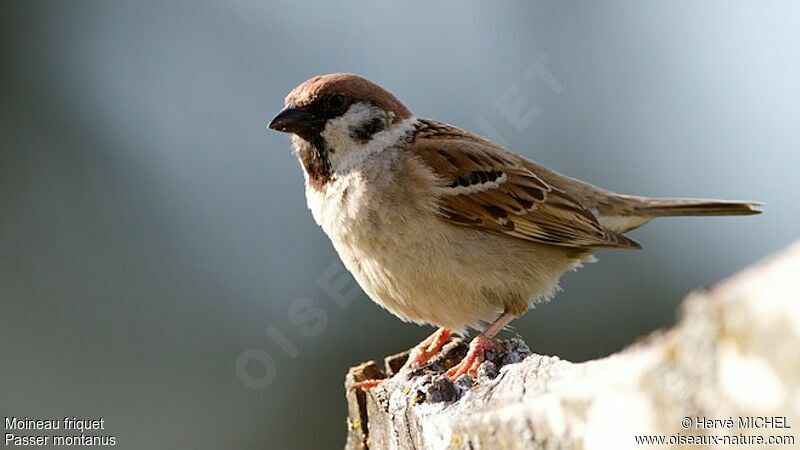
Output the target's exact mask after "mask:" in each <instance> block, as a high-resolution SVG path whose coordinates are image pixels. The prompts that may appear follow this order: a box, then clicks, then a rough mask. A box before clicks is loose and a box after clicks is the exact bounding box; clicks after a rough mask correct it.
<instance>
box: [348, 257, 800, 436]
mask: <svg viewBox="0 0 800 450" xmlns="http://www.w3.org/2000/svg"><path fill="white" fill-rule="evenodd" d="M464 350H465V344H464V343H462V342H460V341H458V340H455V341H453V342H451V343H450V344H448V346H447V347H446V348H445V349H444V350H443V351H442V354H441V355H439V357H437V359H436V360H435V361H433V362H432V363H431V364H430V365H429V366H428V367H423V368H421V369H419V370H416V371H414V372H412V373H405V372H401V373H395V372H396V371H397V370H398V368H399V367H400V366H401V365H402V363H403V361H404V360H405V357H406V354H400V355H394V356H392V357H389V358H387V360H386V362H385V367H384V368H383V369H381V368H379V367H378V366H377V365H376V364H374V363H372V362H369V363H365V364H362V365H361V366H358V367H354V368H352V369H351V370H350V372H349V373H348V375H347V378H346V381H345V387H346V391H347V401H348V412H349V416H348V429H349V430H348V439H347V446H346V448H347V449H350V450H352V449H367V448H370V449H473V450H477V449H572V448H576V449H578V448H581V449H583V448H587V449H590V448H597V449H605V448H614V449H625V448H630V449H642V448H649V447H652V445H650V446H648V445H645V444H644V443H640V442H643V440H644V439H650V438H651V436H655V437H653V438H652V439H660V438H659V437H658V436H664V439H665V442H666V443H667V444H668V445H664V446H661V447H659V448H673V447H678V446H679V445H678V444H679V443H680V439H683V442H684V443H685V442H686V440H687V439H706V441H703V442H707V443H709V444H713V443H715V442H716V443H717V445H716V447H717V448H728V447H736V448H754V449H755V448H758V449H763V448H772V447H773V446H770V445H764V444H757V443H756V442H757V439H759V438H758V437H759V436H760V437H761V438H763V439H770V438H772V439H775V436H778V439H782V441H781V442H783V443H784V444H782V445H775V446H774V447H781V448H792V447H793V446H796V445H800V243H799V244H795V245H793V246H792V247H790V248H789V249H787V250H785V251H784V252H783V253H781V254H779V255H777V256H775V257H773V258H770V259H769V260H767V261H764V262H762V263H759V264H757V265H756V266H754V267H752V268H750V269H748V270H746V271H744V272H742V273H740V274H738V275H735V276H733V277H731V278H730V279H728V280H725V281H723V282H721V283H719V284H718V285H717V286H715V287H713V288H711V289H707V290H701V291H697V292H695V293H692V294H691V295H689V297H688V298H687V299H686V300H685V301H684V303H683V305H682V306H681V320H680V321H679V323H678V324H677V325H676V326H675V327H674V328H672V329H670V330H666V331H660V332H656V333H654V334H653V335H651V336H649V337H648V338H646V339H644V340H642V341H641V342H638V343H635V344H633V345H632V346H630V347H629V348H627V349H625V350H623V351H621V352H619V353H617V354H615V355H612V356H609V357H606V358H602V359H599V360H594V361H588V362H585V363H580V364H575V363H571V362H568V361H564V360H561V359H559V358H557V357H553V356H542V355H536V354H530V352H529V351H528V349H527V347H526V346H525V344H524V342H522V341H521V340H519V339H509V340H506V341H504V342H503V345H502V348H501V350H499V351H498V352H495V354H494V355H491V357H490V360H491V363H485V364H484V365H483V366H482V367H481V371H480V373H479V376H478V378H477V379H476V380H475V381H474V383H473V382H470V380H467V379H461V380H458V381H457V382H456V383H452V382H450V381H449V380H448V379H446V378H444V377H442V375H441V373H442V371H443V370H445V369H446V368H447V367H450V366H452V364H453V363H454V362H455V361H458V359H459V358H460V357H461V356H462V355H463V353H464ZM387 375H388V376H389V377H391V378H389V379H387V381H385V382H384V383H383V384H381V385H380V386H378V387H376V388H373V389H372V390H370V391H369V392H362V391H361V390H357V389H351V388H350V387H351V385H352V384H353V383H354V382H357V381H360V380H363V379H368V378H378V377H381V378H382V377H385V376H387ZM740 418H741V419H740ZM748 418H778V419H775V420H772V421H771V422H770V424H771V426H767V427H763V426H762V427H758V426H757V425H758V423H760V424H762V425H763V420H762V421H761V422H758V421H759V419H755V422H750V423H748V422H747V420H750V419H748ZM781 418H782V419H781ZM728 419H731V422H732V423H728V422H727V421H728ZM715 420H716V421H717V422H714V421H715ZM741 420H744V422H742V421H741ZM709 421H710V422H709ZM720 421H721V422H720ZM784 421H785V426H790V427H792V428H785V427H781V424H782V423H783V422H784ZM756 422H758V423H756ZM776 425H777V426H776ZM637 436H638V437H637ZM679 436H682V437H679ZM637 439H638V441H637ZM715 439H716V440H715ZM725 439H727V441H726V440H725ZM735 439H738V441H735ZM748 439H750V441H748ZM790 439H791V443H789V445H786V442H788V441H789V440H790ZM743 442H744V445H742V443H743ZM748 442H749V444H748ZM669 444H674V445H669Z"/></svg>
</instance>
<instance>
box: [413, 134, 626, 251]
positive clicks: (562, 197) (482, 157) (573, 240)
mask: <svg viewBox="0 0 800 450" xmlns="http://www.w3.org/2000/svg"><path fill="white" fill-rule="evenodd" d="M411 151H413V152H414V153H415V154H416V155H417V156H418V157H419V158H420V159H421V160H422V161H423V162H424V163H425V164H426V165H427V166H428V167H430V168H431V169H432V170H433V172H434V173H435V174H436V175H437V176H438V177H439V178H440V180H441V185H440V188H439V194H440V199H439V211H440V212H441V214H442V216H443V217H444V218H445V219H446V220H448V221H450V222H452V223H454V224H458V225H463V226H471V227H476V228H480V229H484V230H487V231H491V232H496V233H501V234H505V235H508V236H513V237H516V238H520V239H525V240H528V241H533V242H540V243H544V244H552V245H560V246H565V247H630V248H639V247H640V246H639V244H637V243H636V242H635V241H633V240H631V239H629V238H627V237H625V236H623V235H621V234H617V233H614V232H612V231H610V230H606V229H604V228H603V227H602V226H601V225H600V223H599V222H598V220H597V218H596V217H595V216H594V214H592V212H591V211H589V210H588V209H587V208H585V207H584V206H583V205H581V204H580V203H579V202H577V201H576V200H575V199H573V198H572V197H570V196H569V195H568V194H567V193H566V192H563V191H561V190H559V189H556V188H555V187H553V186H551V185H549V184H547V183H546V182H545V181H544V180H542V179H541V178H540V177H539V176H537V175H536V174H535V173H534V172H533V171H531V170H530V169H529V168H527V167H526V165H525V164H523V163H522V161H523V160H522V159H521V158H520V157H518V156H516V155H513V154H511V153H509V152H507V151H505V150H503V149H501V148H499V147H496V146H494V144H491V143H490V142H488V141H484V140H482V139H480V138H477V137H475V136H473V135H471V134H469V133H466V132H464V131H462V130H459V129H458V128H455V127H450V126H448V125H444V124H440V123H438V122H432V121H430V122H429V121H424V122H422V126H421V128H420V131H419V132H418V133H417V136H416V140H415V142H414V143H413V144H412V145H411Z"/></svg>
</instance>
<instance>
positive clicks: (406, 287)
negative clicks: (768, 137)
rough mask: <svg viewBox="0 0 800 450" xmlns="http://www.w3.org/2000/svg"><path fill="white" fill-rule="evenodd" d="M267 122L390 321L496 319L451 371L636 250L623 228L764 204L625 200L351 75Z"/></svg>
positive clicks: (309, 86) (453, 323) (476, 359)
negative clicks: (289, 147)
mask: <svg viewBox="0 0 800 450" xmlns="http://www.w3.org/2000/svg"><path fill="white" fill-rule="evenodd" d="M269 128H272V129H274V130H278V131H284V132H289V133H293V136H292V143H293V146H294V150H295V151H296V153H297V157H298V158H299V160H300V163H301V164H302V166H303V172H304V174H305V180H306V196H307V199H308V207H309V208H310V209H311V212H312V214H313V215H314V219H315V220H316V222H317V223H318V224H319V225H320V226H321V227H322V229H323V230H325V233H326V234H327V235H328V237H330V239H331V241H332V242H333V245H334V247H335V248H336V251H337V252H338V253H339V256H340V257H341V258H342V261H343V262H344V265H345V266H346V267H347V269H348V270H349V271H350V272H352V274H353V276H354V277H355V279H356V280H357V281H358V283H359V284H360V285H361V287H362V288H363V289H364V291H365V292H366V293H367V294H368V295H369V296H370V298H372V300H374V301H375V302H377V303H378V304H379V305H381V306H383V307H384V308H386V309H388V310H389V311H390V312H392V314H394V315H396V316H397V317H399V318H401V319H403V320H405V321H411V322H416V323H420V324H421V323H426V324H432V325H436V326H437V327H440V329H439V330H438V331H437V332H436V333H434V334H433V335H431V336H430V337H429V338H427V339H426V340H425V341H423V342H422V343H421V344H420V345H418V346H417V347H416V348H415V349H414V350H413V351H412V353H411V355H410V356H409V360H408V362H407V363H406V367H418V366H420V365H422V364H424V363H425V362H426V361H427V360H428V359H429V358H430V357H431V356H433V355H435V354H436V353H438V351H439V349H440V348H441V347H442V346H443V345H444V344H445V343H446V342H447V341H449V339H450V337H451V335H452V334H453V332H454V330H464V329H466V328H467V327H477V326H479V324H480V323H481V322H484V321H485V322H491V324H490V325H489V326H488V327H487V328H486V329H485V330H484V331H483V332H482V333H480V334H479V335H477V336H476V337H475V338H474V339H473V341H472V343H471V344H470V349H469V351H468V353H467V356H465V357H464V359H463V360H462V361H461V362H460V363H459V364H458V365H456V366H455V367H453V368H451V369H450V370H449V371H448V372H447V376H449V377H450V378H452V379H453V380H455V379H457V378H458V377H459V376H461V375H463V374H468V375H470V376H472V377H474V376H475V374H476V371H477V368H478V367H479V365H480V364H481V362H482V361H483V357H484V351H485V350H486V349H487V348H489V347H491V346H492V345H493V343H494V342H495V341H494V336H495V335H496V334H497V333H498V332H499V331H500V330H501V329H502V328H503V327H505V326H506V325H507V324H508V323H509V322H510V321H511V320H513V319H514V318H515V317H518V316H520V315H521V314H523V313H524V312H525V311H527V310H528V309H529V308H531V306H533V305H534V304H536V303H537V302H538V301H541V300H543V299H547V298H548V297H550V296H551V295H552V294H553V292H554V290H555V289H556V286H557V284H558V280H559V278H560V277H561V276H562V275H563V274H564V273H565V272H567V271H569V270H571V269H573V268H575V267H577V266H578V265H580V264H581V263H582V262H585V261H587V260H590V258H591V256H590V255H591V252H592V251H593V250H594V249H595V248H598V247H616V248H639V247H640V246H639V244H637V243H636V242H635V241H633V240H632V239H630V238H628V237H626V236H624V235H623V233H625V232H627V231H629V230H632V229H634V228H637V227H640V226H642V225H644V224H646V223H647V222H649V221H650V220H651V219H653V218H655V217H662V216H706V215H708V216H711V215H747V214H756V213H758V212H759V211H757V210H756V209H754V207H755V206H756V204H754V203H748V202H731V201H721V200H694V199H660V198H647V197H637V196H631V195H621V194H616V193H614V192H611V191H608V190H605V189H602V188H598V187H595V186H592V185H591V184H588V183H584V182H582V181H578V180H576V179H574V178H569V177H567V176H564V175H561V174H559V173H557V172H555V171H553V170H550V169H548V168H546V167H543V166H541V165H539V164H536V163H535V162H532V161H529V160H527V159H525V158H523V157H522V156H519V155H517V154H514V153H512V152H510V151H508V150H506V149H505V148H502V147H500V146H499V145H496V144H494V143H492V142H489V141H487V140H485V139H482V138H480V137H478V136H476V135H474V134H472V133H469V132H467V131H464V130H461V129H459V128H456V127H454V126H452V125H448V124H446V123H442V122H437V121H435V120H429V119H419V118H416V117H414V115H413V114H412V113H411V111H409V110H408V108H406V107H405V106H403V104H402V103H400V101H399V100H397V99H396V98H395V97H394V96H393V95H392V94H390V93H389V92H386V91H385V90H383V89H382V88H381V87H379V86H377V85H376V84H374V83H372V82H371V81H369V80H367V79H364V78H362V77H359V76H356V75H351V74H341V73H337V74H329V75H322V76H317V77H314V78H311V79H310V80H308V81H305V82H304V83H302V84H301V85H299V86H297V87H296V88H295V89H294V90H293V91H291V92H290V93H289V95H287V96H286V107H285V108H284V109H283V110H281V111H280V113H278V115H277V116H275V118H274V119H272V121H271V122H270V123H269Z"/></svg>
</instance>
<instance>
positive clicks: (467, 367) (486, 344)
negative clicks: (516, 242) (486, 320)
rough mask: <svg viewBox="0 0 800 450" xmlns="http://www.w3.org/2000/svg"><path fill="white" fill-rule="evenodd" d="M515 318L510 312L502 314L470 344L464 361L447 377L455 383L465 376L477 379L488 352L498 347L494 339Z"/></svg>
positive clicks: (449, 371) (453, 368) (452, 369)
mask: <svg viewBox="0 0 800 450" xmlns="http://www.w3.org/2000/svg"><path fill="white" fill-rule="evenodd" d="M514 318H515V316H514V315H513V314H511V313H509V312H504V313H503V314H501V315H500V317H498V318H497V320H495V321H494V322H492V323H491V324H490V325H489V327H488V328H486V330H484V332H483V333H480V334H479V335H477V336H475V338H474V339H473V340H472V342H470V343H469V351H467V354H466V356H464V359H462V360H461V362H460V363H458V364H456V365H455V366H453V367H452V368H451V369H450V370H448V371H447V372H446V373H445V375H446V376H447V377H448V378H450V379H451V380H453V381H455V380H457V379H458V378H459V377H460V376H462V375H465V374H466V375H469V376H470V377H472V378H476V377H477V375H478V368H479V367H480V366H481V364H483V362H484V361H485V360H486V357H485V352H486V350H488V349H491V348H493V347H494V346H495V345H496V344H495V341H494V337H495V336H497V333H499V332H500V330H502V329H503V327H505V326H506V325H508V323H509V322H511V321H512V320H514Z"/></svg>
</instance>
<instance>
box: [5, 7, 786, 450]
mask: <svg viewBox="0 0 800 450" xmlns="http://www.w3.org/2000/svg"><path fill="white" fill-rule="evenodd" d="M387 3H388V2H387ZM0 11H1V12H2V17H1V18H0V36H1V37H2V42H1V43H0V64H2V69H0V137H1V141H2V149H1V150H0V361H1V362H0V416H4V417H5V416H16V417H23V416H28V417H32V418H47V417H63V416H78V417H98V416H102V417H103V418H104V419H105V424H106V429H105V434H114V435H115V436H116V437H117V447H118V448H124V449H143V448H147V449H161V448H164V449H166V448H193V449H222V448H227V449H264V448H280V449H289V448H292V449H293V448H298V449H300V448H340V447H341V446H342V445H343V443H344V436H345V402H344V395H343V389H342V383H343V376H344V374H345V372H346V370H347V368H348V367H349V366H351V365H354V364H356V363H359V362H361V361H363V360H366V359H371V358H379V357H382V356H383V355H385V354H389V353H394V352H397V351H400V350H403V349H405V348H408V347H410V346H411V345H413V344H414V343H416V342H417V341H419V340H420V339H422V338H423V337H424V336H426V335H427V334H429V333H430V332H431V331H432V330H431V329H430V328H424V327H418V326H415V325H410V324H404V323H402V322H400V321H399V320H398V319H396V318H394V317H393V316H391V315H390V314H389V313H387V312H385V311H383V310H381V309H380V308H379V307H378V306H376V305H375V304H373V303H372V302H371V301H369V300H368V299H367V298H366V296H364V294H363V293H361V291H360V290H359V289H358V288H357V287H356V285H355V284H354V282H353V280H352V278H351V277H350V276H349V275H348V274H347V273H346V272H344V269H343V268H342V266H341V264H339V263H338V258H337V256H336V254H335V252H334V251H333V249H332V247H331V245H330V243H329V242H328V240H327V238H326V237H325V236H324V235H323V233H322V231H321V230H320V229H318V228H317V226H316V225H315V224H314V222H313V219H312V218H311V215H310V213H309V212H308V211H307V209H306V206H305V198H304V193H303V185H302V175H301V172H300V168H299V165H298V164H297V162H296V160H295V158H294V157H293V156H292V154H291V152H290V149H289V142H288V139H287V137H286V136H285V135H282V134H279V133H274V132H267V131H265V124H266V122H267V121H268V120H269V119H270V118H271V117H272V115H273V114H274V113H275V112H276V111H277V110H278V109H279V108H280V107H281V105H282V102H283V97H284V95H285V94H286V92H287V91H288V90H290V89H291V88H292V87H294V86H295V85H296V84H298V83H300V82H301V81H303V80H305V79H306V78H308V77H310V76H312V75H315V74H318V73H325V72H332V71H349V72H355V73H359V74H363V75H365V76H367V77H369V78H371V79H373V80H374V81H376V82H378V83H379V84H381V85H383V86H384V87H386V88H387V89H389V90H390V91H392V92H393V93H395V94H396V95H397V96H398V97H399V98H400V99H401V100H402V101H404V102H405V103H406V105H408V106H409V108H410V109H411V110H412V111H414V112H415V113H416V114H417V115H418V116H422V117H432V118H437V119H440V120H444V121H447V122H450V123H453V124H456V125H459V126H461V127H464V128H468V129H471V130H474V131H476V132H479V133H481V134H484V135H489V137H491V138H494V139H498V140H502V142H503V143H505V144H507V145H508V146H509V147H510V148H512V149H514V150H515V151H517V152H520V153H522V154H524V155H526V156H528V157H530V158H533V159H535V160H537V161H539V162H541V163H544V164H546V165H548V166H550V167H552V168H555V169H556V170H559V171H562V172H565V173H567V174H569V175H572V176H575V177H578V178H582V179H585V180H588V181H591V182H593V183H595V184H599V185H601V186H605V187H607V188H610V189H613V190H616V191H618V192H623V193H634V194H641V195H653V196H699V197H719V198H729V199H751V200H760V201H763V202H765V203H766V211H767V213H766V214H764V215H762V216H756V217H738V218H706V219H699V218H698V219H691V218H681V219H663V220H660V221H657V222H654V223H652V224H651V225H650V226H648V227H647V228H645V229H642V230H639V231H636V232H634V233H633V237H634V238H635V239H637V240H638V241H640V242H641V243H643V244H644V249H643V250H641V251H638V252H634V251H630V252H627V251H625V252H623V251H616V252H615V251H601V252H599V254H598V256H599V258H600V263H599V264H594V265H590V266H588V267H586V268H585V269H583V270H582V271H580V273H576V274H568V275H567V276H566V277H565V279H564V280H563V283H562V287H563V289H564V291H563V292H562V293H561V294H560V295H558V297H557V299H556V300H555V301H554V302H552V303H549V304H545V305H541V306H540V307H538V308H537V309H536V310H535V311H533V312H531V313H529V314H527V315H526V316H525V317H524V318H522V319H521V320H518V321H516V322H515V332H517V333H519V334H520V335H521V336H523V337H524V338H525V339H526V340H527V342H528V343H529V344H530V345H531V347H532V348H533V349H534V351H536V352H539V353H546V354H554V355H558V356H560V357H562V358H567V359H570V360H576V361H580V360H585V359H590V358H596V357H600V356H603V355H608V354H610V353H613V352H615V351H617V350H619V349H621V348H623V347H624V346H625V345H627V344H630V343H632V342H634V341H635V340H636V339H637V338H639V337H641V336H644V335H646V334H647V333H649V332H651V331H653V330H656V329H658V328H660V327H666V326H669V325H670V324H672V323H674V321H675V318H676V312H677V306H678V304H679V302H680V301H681V299H682V298H683V297H684V296H685V295H686V294H687V293H688V292H689V291H690V290H692V289H694V288H697V287H700V286H703V285H708V284H711V283H714V282H715V281H718V280H720V279H721V278H723V277H726V276H728V275H730V274H732V273H734V272H736V271H737V270H739V269H741V268H743V267H745V266H747V265H749V264H751V263H753V262H754V261H756V260H758V259H760V258H762V257H764V256H766V255H768V254H770V253H772V252H775V251H777V250H779V249H781V248H783V247H784V246H786V245H787V244H789V243H790V242H792V241H793V240H795V239H797V238H798V237H800V213H798V211H799V210H800V203H799V202H800V200H799V199H800V196H799V195H800V126H799V125H800V124H799V119H800V83H798V80H800V4H798V3H797V2H790V1H786V2H779V1H776V2H769V3H765V2H755V1H753V2H737V3H730V2H722V1H711V2H701V3H698V2H691V1H679V2H661V4H655V2H647V3H640V2H603V3H594V2H586V3H582V2H569V3H566V2H529V1H522V0H520V1H516V2H507V3H504V4H503V5H502V7H500V6H499V5H498V4H495V3H487V2H478V1H474V2H472V1H471V2H464V1H460V2H455V1H453V2H435V3H427V4H425V5H424V6H423V5H422V4H417V5H412V4H408V3H397V2H394V3H392V4H384V3H383V2H364V3H358V2H336V3H334V2H322V1H318V2H308V3H299V2H294V1H288V0H286V1H270V2H267V1H262V2H257V1H241V0H235V1H227V2H210V1H191V2H190V1H168V2H162V1H135V2H134V1H129V2H105V1H99V0H98V1H72V2H55V1H50V2H42V1H30V0H26V1H4V2H3V3H2V5H1V6H0ZM537 61H538V64H541V65H543V67H544V68H545V69H546V72H547V73H549V74H550V75H552V77H550V78H548V77H538V76H534V77H530V76H528V77H526V76H525V71H526V69H528V68H529V67H531V65H532V64H534V63H537ZM509 98H510V99H511V100H512V102H513V101H514V100H515V99H522V100H521V101H523V102H527V103H525V104H524V105H523V106H524V107H523V108H522V111H523V113H524V114H522V115H523V116H525V117H526V118H525V119H524V120H523V121H522V122H520V121H514V120H509V118H508V117H507V114H505V113H504V112H503V111H504V108H503V107H499V108H498V105H502V104H504V103H509V100H508V99H509ZM309 308H310V309H309ZM298 311H300V312H304V313H307V314H310V316H309V317H313V318H314V320H313V321H312V322H310V325H312V326H311V327H308V326H306V327H303V326H300V325H302V324H303V323H304V322H302V321H300V320H299V319H298V317H297V314H298ZM309 311H310V312H309ZM306 325H308V324H306Z"/></svg>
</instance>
